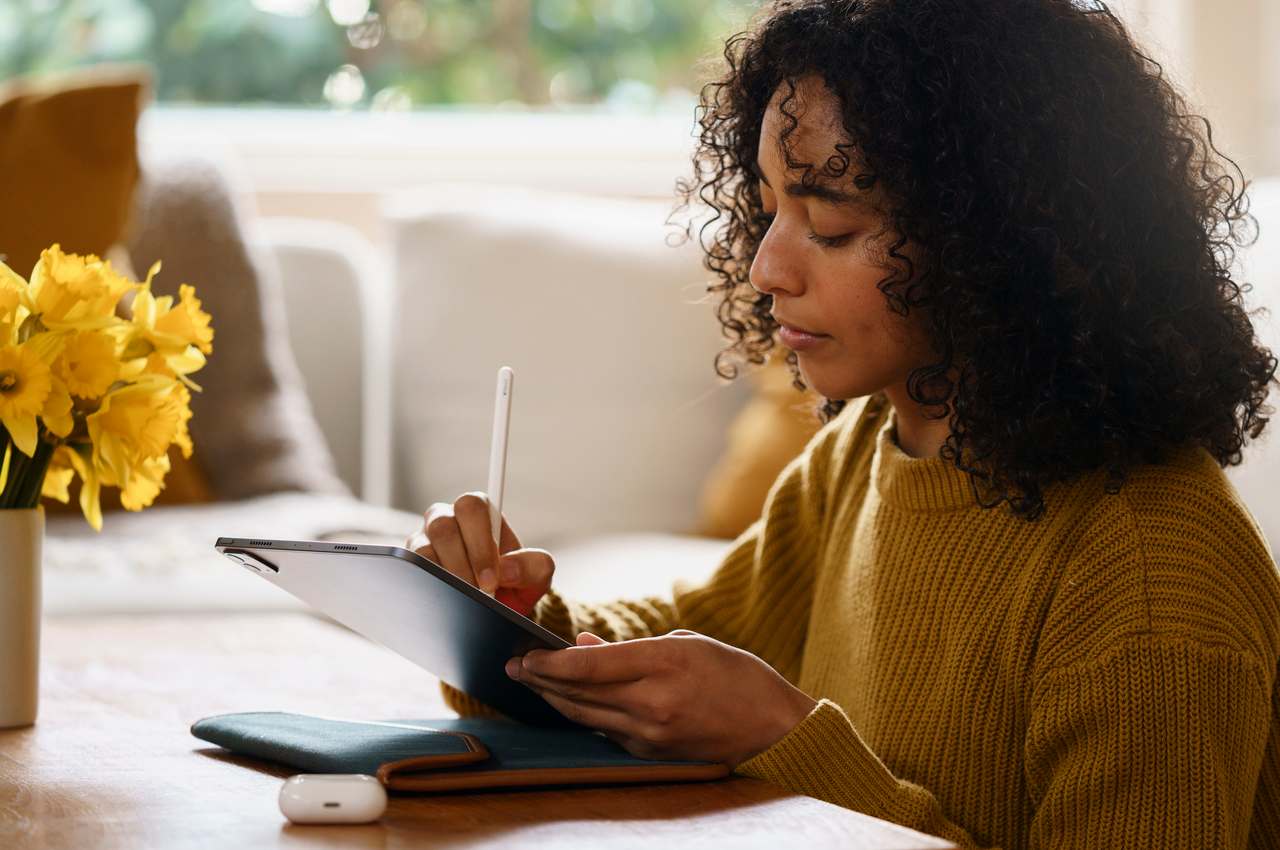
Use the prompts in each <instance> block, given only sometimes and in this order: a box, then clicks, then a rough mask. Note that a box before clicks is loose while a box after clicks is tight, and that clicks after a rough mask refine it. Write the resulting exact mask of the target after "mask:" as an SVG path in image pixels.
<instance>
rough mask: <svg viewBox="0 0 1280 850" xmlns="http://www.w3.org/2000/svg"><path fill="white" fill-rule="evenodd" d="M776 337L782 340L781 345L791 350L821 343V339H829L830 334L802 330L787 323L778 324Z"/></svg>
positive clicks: (805, 348) (798, 349)
mask: <svg viewBox="0 0 1280 850" xmlns="http://www.w3.org/2000/svg"><path fill="white" fill-rule="evenodd" d="M778 338H779V339H780V340H782V344H783V345H785V346H786V347H787V348H790V349H791V350H792V351H806V350H808V349H810V348H813V347H814V346H816V345H821V344H822V342H823V340H828V339H831V336H830V335H829V334H818V333H812V332H811V331H802V330H799V329H798V328H792V327H788V326H787V325H779V326H778Z"/></svg>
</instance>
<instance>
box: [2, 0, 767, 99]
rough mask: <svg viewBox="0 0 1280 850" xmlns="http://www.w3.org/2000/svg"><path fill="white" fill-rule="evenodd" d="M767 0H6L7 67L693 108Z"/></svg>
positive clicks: (382, 94)
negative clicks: (137, 70)
mask: <svg viewBox="0 0 1280 850" xmlns="http://www.w3.org/2000/svg"><path fill="white" fill-rule="evenodd" d="M759 2H760V0H0V79H3V78H7V77H10V76H14V75H18V74H31V73H40V72H45V71H54V70H61V69H65V68H70V67H75V66H81V65H90V64H94V63H98V62H112V61H143V62H146V63H148V64H150V65H151V66H152V67H153V68H154V70H155V83H156V97H157V99H158V100H160V101H161V102H169V103H183V104H221V105H228V104H292V105H300V106H319V107H325V108H341V109H348V108H350V109H365V108H369V109H388V110H393V109H407V108H412V107H415V106H426V105H436V104H480V105H492V106H504V107H505V106H534V107H537V106H553V107H557V106H558V107H570V106H575V105H581V104H601V105H604V106H606V107H609V108H616V109H621V110H628V111H633V110H651V109H655V108H657V109H660V108H662V107H663V106H664V105H671V106H679V107H682V108H683V107H685V106H687V105H688V104H689V103H690V102H691V101H692V100H693V98H694V92H696V91H697V89H698V87H699V86H700V85H701V84H702V83H703V82H705V78H706V77H707V75H708V73H709V71H708V66H707V61H711V62H714V61H715V60H716V59H718V57H719V51H720V48H721V45H722V44H723V42H724V39H725V37H726V36H728V35H729V34H731V33H732V32H736V31H738V30H739V29H741V28H742V27H743V26H744V25H745V23H746V22H747V20H748V19H749V17H750V15H751V14H752V13H753V12H754V11H755V10H756V8H758V6H759Z"/></svg>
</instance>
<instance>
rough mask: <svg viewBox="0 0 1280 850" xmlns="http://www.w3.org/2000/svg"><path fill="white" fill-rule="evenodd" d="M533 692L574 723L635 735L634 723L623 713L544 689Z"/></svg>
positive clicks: (629, 736)
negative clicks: (567, 697) (566, 697)
mask: <svg viewBox="0 0 1280 850" xmlns="http://www.w3.org/2000/svg"><path fill="white" fill-rule="evenodd" d="M533 690H534V691H535V692H536V693H537V694H538V695H539V696H541V697H542V698H543V699H544V700H546V701H547V704H548V705H550V706H551V707H552V708H554V709H555V710H556V711H558V712H560V713H561V714H563V715H564V716H565V717H567V718H568V719H570V720H572V721H573V722H574V723H578V724H581V725H583V726H590V727H591V728H592V729H599V730H601V731H604V732H613V733H616V734H618V735H621V736H623V737H627V738H632V737H635V736H636V734H637V731H638V730H637V729H636V723H635V721H634V720H633V719H632V718H631V716H630V715H628V714H627V713H626V712H624V711H619V710H618V709H616V708H609V707H606V706H600V705H593V704H591V703H586V702H575V701H574V700H570V699H565V698H564V697H562V696H560V695H559V694H557V693H555V692H554V691H550V690H546V689H541V690H540V689H538V688H534V689H533Z"/></svg>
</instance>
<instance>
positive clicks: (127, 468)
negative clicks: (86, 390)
mask: <svg viewBox="0 0 1280 850" xmlns="http://www.w3.org/2000/svg"><path fill="white" fill-rule="evenodd" d="M180 388H181V384H178V383H176V382H174V381H172V380H170V379H167V378H162V377H160V376H158V375H143V376H142V377H141V378H140V379H139V380H138V382H137V383H134V384H129V385H127V386H124V387H121V388H119V389H116V390H112V391H111V392H109V393H107V394H106V395H105V396H103V399H102V406H101V407H99V408H98V411H97V412H96V413H92V414H90V415H89V417H88V419H87V424H88V426H89V439H90V440H92V442H93V466H94V467H95V468H96V469H98V470H100V471H101V472H102V476H101V477H102V478H103V480H104V481H108V482H124V483H128V482H129V481H130V480H132V478H133V475H134V467H136V466H140V465H141V464H142V462H143V461H145V460H147V459H149V458H156V457H159V456H160V455H162V454H164V453H165V452H167V451H168V450H169V446H170V445H172V444H173V443H174V442H177V441H178V440H180V439H182V438H183V435H184V433H185V432H186V421H187V420H188V419H190V418H191V411H190V409H189V408H188V407H187V405H186V403H185V399H186V398H188V397H189V396H186V395H185V394H184V393H183V392H181V391H180Z"/></svg>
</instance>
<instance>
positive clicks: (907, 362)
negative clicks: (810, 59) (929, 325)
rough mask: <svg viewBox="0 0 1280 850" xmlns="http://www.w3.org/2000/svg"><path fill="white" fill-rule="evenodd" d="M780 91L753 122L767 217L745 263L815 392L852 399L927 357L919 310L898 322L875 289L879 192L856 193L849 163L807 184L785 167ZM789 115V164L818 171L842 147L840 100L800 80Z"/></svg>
mask: <svg viewBox="0 0 1280 850" xmlns="http://www.w3.org/2000/svg"><path fill="white" fill-rule="evenodd" d="M787 91H788V89H787V87H786V86H785V85H783V86H781V87H779V89H778V91H777V92H775V93H774V96H773V99H772V100H771V102H770V104H769V107H768V109H767V110H766V112H765V117H764V121H763V123H762V125H761V132H760V145H759V148H758V151H757V164H758V170H759V174H760V175H761V180H760V197H761V200H762V201H763V204H764V211H765V213H766V214H768V215H771V216H772V217H773V220H772V222H771V223H770V225H769V230H768V232H767V233H766V234H765V237H764V239H763V240H762V241H761V243H760V246H759V249H758V250H757V252H756V256H755V259H754V260H753V262H752V264H751V274H750V280H751V285H752V286H753V287H754V288H755V289H757V290H758V291H760V292H762V293H767V294H769V295H772V296H773V317H774V319H776V320H777V321H778V323H779V324H780V325H781V326H782V327H781V330H780V332H779V339H780V341H781V342H782V343H783V345H786V346H787V347H789V348H792V349H794V350H795V352H796V355H797V357H798V358H799V365H800V372H801V374H802V375H803V376H804V380H805V382H806V383H807V384H808V385H809V386H810V387H812V388H813V389H814V390H816V391H817V392H818V393H820V394H822V395H823V396H825V397H826V398H830V399H850V398H858V397H861V396H865V395H870V394H871V393H874V392H879V391H882V390H890V389H896V388H898V387H899V386H904V385H905V383H906V380H907V377H908V376H909V375H910V374H911V371H912V370H913V369H915V368H916V367H917V366H920V365H922V364H924V363H926V362H928V361H929V360H930V359H931V358H930V347H929V345H928V342H927V341H926V338H925V336H924V333H923V331H922V329H921V328H920V326H919V315H920V314H919V311H918V310H912V311H911V312H910V314H909V317H908V318H903V317H902V316H899V315H898V314H896V313H894V312H892V311H891V310H890V309H889V303H888V301H887V300H886V298H885V296H884V294H883V293H882V292H880V290H879V289H877V288H876V284H877V283H879V282H880V281H881V280H882V279H884V278H885V276H886V275H887V274H888V270H887V268H886V266H885V251H886V248H887V246H888V244H890V239H889V236H888V234H887V233H886V227H885V217H884V214H883V213H881V212H880V211H879V210H878V209H877V208H876V202H877V194H876V193H875V192H874V191H861V190H858V189H856V188H855V187H854V185H853V177H854V175H855V174H856V173H857V172H858V169H857V168H856V167H850V168H848V169H847V170H846V171H845V173H844V175H843V176H841V177H839V178H836V179H831V180H824V179H822V178H821V177H819V179H818V180H817V181H816V183H815V184H814V185H813V186H809V187H806V186H804V185H802V184H801V178H802V177H803V172H802V171H801V170H794V171H788V170H787V168H786V160H785V158H784V156H783V152H782V149H781V147H780V144H781V143H780V137H779V134H780V133H781V132H782V130H783V129H784V128H785V127H787V126H788V124H789V119H788V118H787V117H786V116H784V115H783V114H782V113H781V112H780V111H779V103H780V101H781V100H782V98H783V97H784V96H785V94H786V93H787ZM787 111H788V112H790V113H792V114H793V115H795V116H796V117H797V119H798V121H799V124H798V125H797V126H796V128H795V130H794V131H792V133H791V134H790V136H789V137H788V139H787V144H788V146H789V147H790V150H791V152H792V158H793V159H794V160H797V161H800V162H805V163H812V164H813V165H814V170H815V173H816V174H818V175H822V173H823V165H824V164H825V163H826V162H827V160H828V159H829V158H830V157H831V156H832V155H833V154H835V153H836V143H838V142H840V143H843V142H846V141H847V139H846V138H845V136H844V134H843V130H842V129H841V120H840V109H839V104H838V101H837V100H836V98H835V96H834V95H832V94H831V93H830V91H829V90H827V88H826V87H825V86H824V85H823V83H822V82H821V81H820V80H818V79H816V78H805V79H802V80H801V81H799V82H798V83H797V85H796V93H795V97H794V98H792V100H791V102H790V103H788V104H787ZM846 150H848V148H846ZM904 253H909V250H904ZM804 332H808V333H804ZM891 394H892V395H899V393H896V392H893V393H891Z"/></svg>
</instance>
